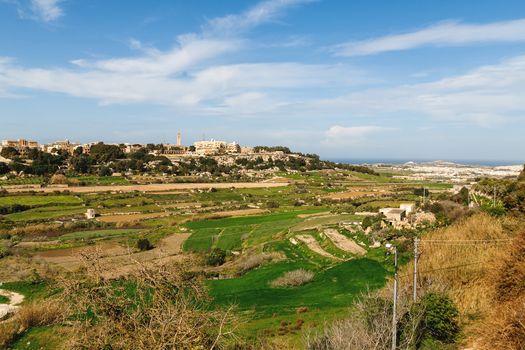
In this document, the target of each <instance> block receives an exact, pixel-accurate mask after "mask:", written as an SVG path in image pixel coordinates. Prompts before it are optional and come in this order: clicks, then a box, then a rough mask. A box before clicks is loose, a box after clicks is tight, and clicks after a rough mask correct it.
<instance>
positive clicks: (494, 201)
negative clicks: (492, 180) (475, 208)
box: [492, 186, 496, 208]
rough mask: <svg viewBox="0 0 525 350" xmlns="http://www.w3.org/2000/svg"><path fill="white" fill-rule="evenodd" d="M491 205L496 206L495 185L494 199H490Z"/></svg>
mask: <svg viewBox="0 0 525 350" xmlns="http://www.w3.org/2000/svg"><path fill="white" fill-rule="evenodd" d="M492 207H493V208H496V186H494V199H493V200H492Z"/></svg>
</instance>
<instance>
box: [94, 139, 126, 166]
mask: <svg viewBox="0 0 525 350" xmlns="http://www.w3.org/2000/svg"><path fill="white" fill-rule="evenodd" d="M89 154H90V155H91V156H92V157H93V158H94V159H95V160H96V161H97V162H98V163H106V162H110V161H113V160H117V159H122V158H124V152H122V150H121V149H120V147H119V146H116V145H106V144H104V143H102V142H100V143H97V144H96V145H93V146H91V149H90V151H89Z"/></svg>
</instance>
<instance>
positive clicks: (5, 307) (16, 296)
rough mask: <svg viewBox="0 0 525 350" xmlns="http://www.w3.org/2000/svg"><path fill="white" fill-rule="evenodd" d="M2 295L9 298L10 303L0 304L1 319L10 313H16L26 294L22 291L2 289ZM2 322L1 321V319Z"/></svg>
mask: <svg viewBox="0 0 525 350" xmlns="http://www.w3.org/2000/svg"><path fill="white" fill-rule="evenodd" d="M0 295H3V296H5V297H8V298H9V303H8V304H0V320H1V319H3V318H4V317H6V316H7V315H8V314H10V313H15V312H16V310H18V308H19V305H20V304H21V303H22V302H23V301H24V296H23V295H22V294H20V293H16V292H11V291H8V290H5V289H0ZM0 322H1V321H0Z"/></svg>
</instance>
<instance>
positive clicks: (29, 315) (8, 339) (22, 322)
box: [0, 300, 66, 349]
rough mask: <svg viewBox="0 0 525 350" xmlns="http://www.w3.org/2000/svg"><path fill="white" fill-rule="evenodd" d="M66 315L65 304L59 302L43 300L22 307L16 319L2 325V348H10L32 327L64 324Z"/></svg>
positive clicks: (0, 343) (0, 327)
mask: <svg viewBox="0 0 525 350" xmlns="http://www.w3.org/2000/svg"><path fill="white" fill-rule="evenodd" d="M65 315H66V312H65V308H64V304H63V303H59V302H58V301H57V300H41V301H38V302H33V303H31V304H27V305H24V306H22V307H21V308H20V309H19V310H18V311H17V313H16V315H15V317H14V318H12V319H9V320H8V321H5V322H2V323H0V348H1V349H7V348H9V346H10V345H11V344H12V343H13V342H14V341H15V340H16V339H17V338H18V337H19V336H20V334H22V333H23V332H25V331H26V330H28V329H29V328H31V327H36V326H48V325H52V324H58V323H60V322H62V321H63V320H64V317H65Z"/></svg>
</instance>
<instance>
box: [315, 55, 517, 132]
mask: <svg viewBox="0 0 525 350" xmlns="http://www.w3.org/2000/svg"><path fill="white" fill-rule="evenodd" d="M310 104H311V106H310V108H312V109H322V110H325V111H326V113H336V112H337V113H341V111H344V112H345V113H349V114H351V115H354V116H370V115H375V116H377V115H396V114H397V115H399V114H400V113H402V114H405V116H406V115H412V116H419V117H430V118H432V119H433V120H438V121H447V122H458V123H472V124H477V125H480V126H491V125H494V124H498V123H501V122H504V121H508V120H512V119H523V115H524V113H525V56H518V57H515V58H512V59H509V60H504V61H502V62H500V63H498V64H495V65H489V66H483V67H479V68H477V69H474V70H472V71H470V72H468V73H466V74H462V75H458V76H452V77H448V78H444V79H440V80H437V81H434V82H428V83H419V84H412V85H401V86H395V87H391V88H381V89H370V90H364V91H360V92H355V93H352V94H348V95H344V96H339V97H335V98H328V99H319V100H316V101H311V102H310Z"/></svg>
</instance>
